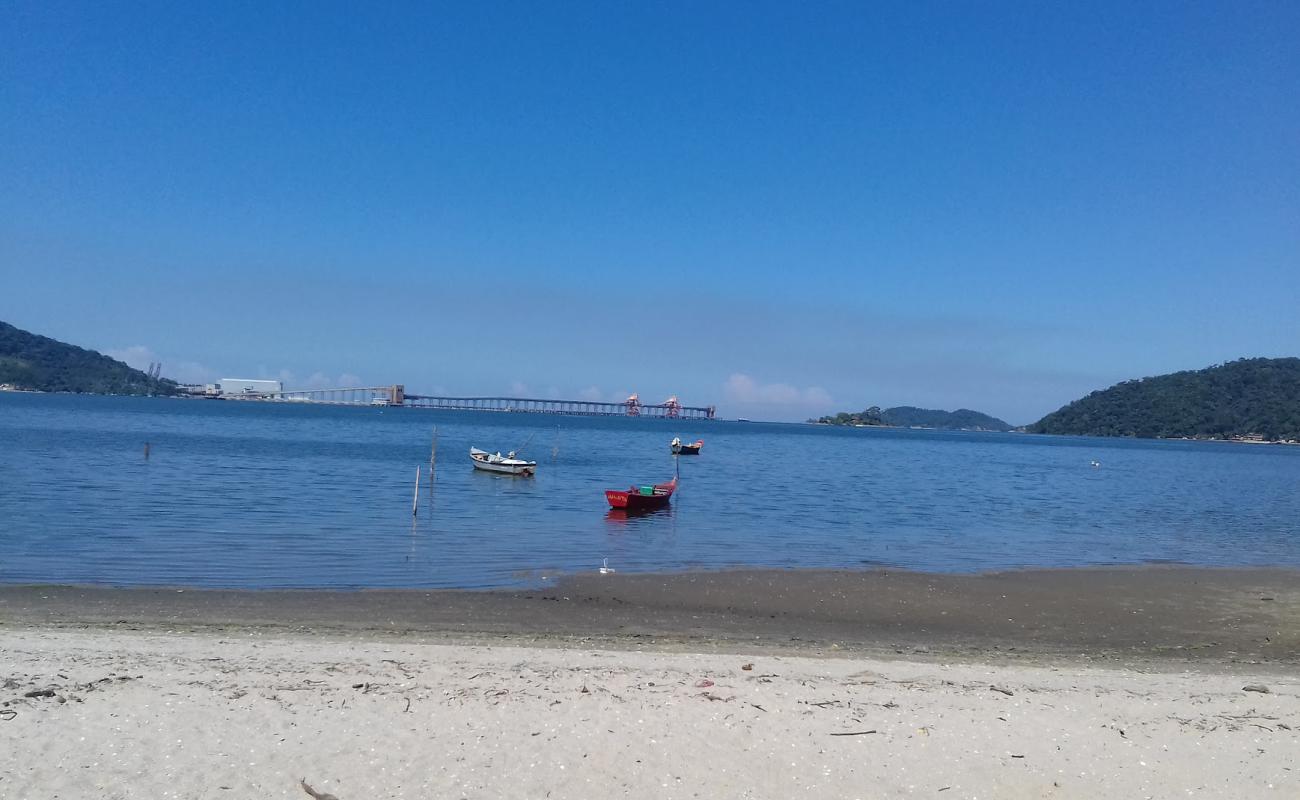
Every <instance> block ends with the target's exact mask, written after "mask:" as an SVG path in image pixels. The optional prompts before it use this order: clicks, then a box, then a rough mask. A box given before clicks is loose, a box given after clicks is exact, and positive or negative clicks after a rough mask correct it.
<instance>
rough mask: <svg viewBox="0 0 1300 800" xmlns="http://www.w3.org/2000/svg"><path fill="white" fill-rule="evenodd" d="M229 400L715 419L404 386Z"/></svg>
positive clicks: (686, 411) (681, 409)
mask: <svg viewBox="0 0 1300 800" xmlns="http://www.w3.org/2000/svg"><path fill="white" fill-rule="evenodd" d="M221 397H222V398H223V399H226V400H262V401H267V402H281V403H327V404H330V405H348V406H401V407H405V408H440V409H448V410H453V411H498V412H518V413H528V414H573V415H578V416H588V417H653V418H664V419H713V418H714V416H715V414H716V413H717V409H716V408H715V407H714V406H686V405H682V404H681V403H680V402H679V401H678V400H677V398H676V397H670V398H668V399H667V400H665V401H664V402H662V403H642V402H641V400H640V398H639V397H638V396H637V395H635V394H634V395H632V396H631V397H629V398H628V399H627V400H624V401H623V402H621V403H605V402H597V401H592V400H553V399H548V398H541V397H439V396H435V395H423V394H408V393H407V392H406V388H405V387H404V386H403V385H402V384H393V385H391V386H363V387H354V388H346V389H299V390H295V391H287V392H245V393H242V394H228V395H221Z"/></svg>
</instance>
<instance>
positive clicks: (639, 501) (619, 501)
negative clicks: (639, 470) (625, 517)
mask: <svg viewBox="0 0 1300 800" xmlns="http://www.w3.org/2000/svg"><path fill="white" fill-rule="evenodd" d="M675 491H677V479H676V478H673V479H672V480H671V481H669V482H668V483H656V484H655V485H654V486H633V487H631V488H629V489H627V490H625V491H620V490H618V489H609V490H608V491H606V492H605V499H606V500H608V501H609V507H610V508H616V509H620V510H622V511H627V512H631V513H635V512H637V511H654V510H655V509H659V508H664V507H665V506H667V505H668V501H669V500H670V499H672V496H673V492H675Z"/></svg>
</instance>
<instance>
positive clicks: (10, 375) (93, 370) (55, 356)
mask: <svg viewBox="0 0 1300 800" xmlns="http://www.w3.org/2000/svg"><path fill="white" fill-rule="evenodd" d="M0 384H9V385H11V386H14V387H15V388H18V389H35V390H37V391H42V392H94V393H98V394H148V393H150V392H151V391H152V393H154V394H172V393H174V392H175V391H176V384H175V382H173V381H169V380H166V379H162V380H158V381H151V380H150V379H149V376H148V375H146V374H144V373H143V372H141V371H140V370H138V369H132V368H131V367H128V366H127V365H126V364H123V363H122V362H121V361H117V360H114V359H112V358H109V357H108V356H106V355H103V354H102V353H96V352H95V351H94V350H86V349H85V348H81V347H77V346H75V345H70V344H65V343H64V342H60V341H58V340H57V339H51V338H49V337H48V336H39V335H37V334H35V333H28V332H27V331H25V330H22V329H21V328H15V327H14V326H13V325H10V324H9V323H7V322H0Z"/></svg>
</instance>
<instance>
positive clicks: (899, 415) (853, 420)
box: [809, 406, 1011, 431]
mask: <svg viewBox="0 0 1300 800" xmlns="http://www.w3.org/2000/svg"><path fill="white" fill-rule="evenodd" d="M809 422H816V423H818V424H821V425H892V426H895V427H900V428H911V427H918V428H938V429H940V430H949V431H956V430H962V431H1009V430H1011V426H1010V425H1008V424H1007V423H1005V422H1003V421H1002V420H1000V419H998V418H996V417H990V416H989V415H988V414H981V413H980V412H978V411H971V410H970V409H967V408H959V409H957V410H956V411H938V410H935V409H929V408H917V407H915V406H897V407H896V408H887V409H884V410H881V408H880V406H872V407H871V408H868V409H866V410H865V411H858V412H848V411H841V412H840V413H838V414H834V415H831V416H826V417H822V418H821V419H815V420H809Z"/></svg>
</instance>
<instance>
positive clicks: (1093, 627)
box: [0, 567, 1300, 669]
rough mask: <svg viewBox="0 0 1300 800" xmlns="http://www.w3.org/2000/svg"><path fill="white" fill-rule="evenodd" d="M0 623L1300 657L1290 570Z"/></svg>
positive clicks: (724, 646) (399, 599) (721, 586)
mask: <svg viewBox="0 0 1300 800" xmlns="http://www.w3.org/2000/svg"><path fill="white" fill-rule="evenodd" d="M0 624H4V625H19V626H51V625H53V626H60V627H72V628H103V627H121V628H125V629H165V630H173V631H176V630H179V631H185V630H195V631H198V630H213V629H218V630H224V629H241V630H248V629H254V630H257V629H262V630H267V631H272V630H274V631H277V632H280V633H284V632H300V633H321V634H325V633H328V634H332V635H345V636H368V637H376V636H384V637H387V636H403V637H418V638H422V639H430V638H434V639H437V638H443V639H446V638H451V639H457V640H463V641H485V642H494V643H516V644H531V645H537V644H554V645H572V644H582V645H584V646H602V647H616V648H642V647H645V648H651V647H653V648H658V649H666V650H698V651H706V652H707V651H730V652H778V651H780V652H799V653H804V654H814V653H826V654H830V653H837V652H841V653H855V654H874V655H883V656H891V655H899V654H901V655H905V656H907V657H908V658H912V659H915V658H918V657H920V658H935V659H943V658H971V659H979V660H986V661H987V660H992V661H1031V662H1033V661H1068V662H1075V663H1077V662H1079V661H1081V660H1082V661H1096V662H1099V663H1120V664H1126V665H1129V666H1143V665H1150V666H1152V667H1160V668H1176V667H1177V666H1178V665H1179V664H1193V665H1198V666H1201V667H1204V666H1213V665H1229V664H1251V665H1257V666H1272V667H1276V668H1282V669H1288V668H1292V667H1296V666H1300V571H1292V570H1270V569H1200V568H1165V567H1156V568H1131V569H1109V568H1108V569H1074V570H1045V571H1023V572H1005V573H991V574H984V575H939V574H923V573H911V572H898V571H893V570H889V571H885V570H876V571H867V572H854V571H820V570H817V571H814V570H757V571H731V572H710V573H682V574H671V575H635V574H614V575H596V574H591V575H582V576H575V577H570V578H568V579H566V580H564V581H562V582H560V583H559V584H558V585H556V586H554V587H551V588H545V589H537V590H527V591H488V592H471V591H443V590H438V591H425V590H400V591H356V592H340V591H310V590H297V591H228V590H195V589H184V590H177V589H157V588H129V589H123V588H102V587H79V586H7V587H0Z"/></svg>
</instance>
